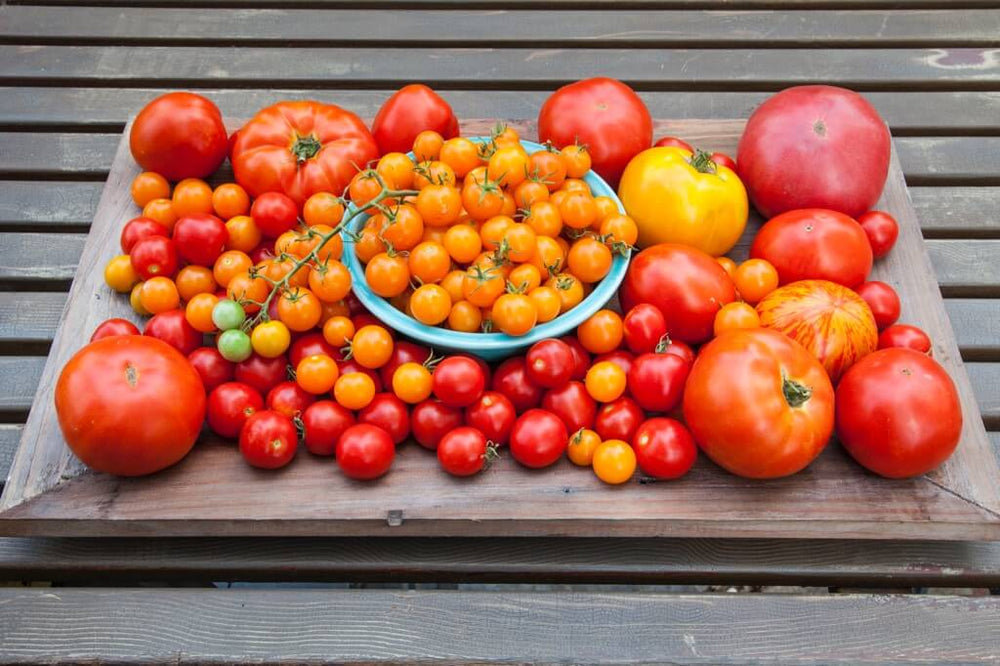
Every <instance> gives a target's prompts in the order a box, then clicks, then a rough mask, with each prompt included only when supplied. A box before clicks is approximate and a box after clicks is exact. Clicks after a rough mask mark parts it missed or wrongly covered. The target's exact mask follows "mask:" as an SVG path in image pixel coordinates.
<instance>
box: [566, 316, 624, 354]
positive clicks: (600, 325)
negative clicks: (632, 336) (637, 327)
mask: <svg viewBox="0 0 1000 666" xmlns="http://www.w3.org/2000/svg"><path fill="white" fill-rule="evenodd" d="M576 335H577V337H578V338H579V339H580V344H582V345H583V346H584V348H585V349H586V350H587V351H589V352H590V353H591V354H606V353H608V352H610V351H614V350H615V349H618V346H619V345H620V344H621V343H622V335H623V325H622V318H621V315H619V314H618V313H617V312H615V311H614V310H598V311H597V312H595V313H594V314H593V315H591V316H590V318H589V319H587V320H586V321H585V322H583V323H582V324H580V325H579V326H578V327H577V329H576Z"/></svg>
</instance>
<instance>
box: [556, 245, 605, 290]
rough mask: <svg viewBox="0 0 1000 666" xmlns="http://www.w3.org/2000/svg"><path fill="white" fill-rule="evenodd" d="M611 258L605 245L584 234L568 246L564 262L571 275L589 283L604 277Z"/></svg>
mask: <svg viewBox="0 0 1000 666" xmlns="http://www.w3.org/2000/svg"><path fill="white" fill-rule="evenodd" d="M611 260H612V256H611V250H610V249H608V246H607V245H605V244H604V243H602V242H600V241H598V240H597V239H595V238H591V237H589V236H585V237H583V238H581V239H579V240H578V241H576V242H575V243H573V245H572V246H571V247H570V249H569V255H568V257H567V258H566V264H567V266H568V267H569V270H570V272H571V273H572V274H573V275H575V276H577V277H578V278H579V279H580V280H581V281H582V282H586V283H588V284H590V283H594V282H598V281H600V280H603V279H604V276H605V275H607V274H608V272H609V271H610V270H611Z"/></svg>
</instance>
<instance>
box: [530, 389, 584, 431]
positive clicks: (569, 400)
mask: <svg viewBox="0 0 1000 666" xmlns="http://www.w3.org/2000/svg"><path fill="white" fill-rule="evenodd" d="M542 409H545V410H547V411H549V412H552V413H553V414H555V415H556V416H558V417H559V418H560V419H562V422H563V423H565V424H566V430H567V431H569V432H576V431H577V430H579V429H580V428H587V429H590V428H593V427H594V418H595V417H596V416H597V402H595V401H594V399H593V398H592V397H590V394H589V393H587V389H586V388H585V387H584V385H583V383H582V382H579V381H575V380H574V381H569V382H566V383H565V384H563V385H562V386H560V387H558V388H554V389H549V390H548V391H546V392H545V397H544V398H542Z"/></svg>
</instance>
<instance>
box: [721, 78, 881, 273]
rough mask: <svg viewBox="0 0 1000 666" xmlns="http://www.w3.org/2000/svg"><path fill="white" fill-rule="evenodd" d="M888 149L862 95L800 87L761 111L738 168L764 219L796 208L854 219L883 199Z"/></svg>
mask: <svg viewBox="0 0 1000 666" xmlns="http://www.w3.org/2000/svg"><path fill="white" fill-rule="evenodd" d="M889 143H890V142H889V128H888V127H887V126H886V124H885V122H884V121H883V120H882V118H880V117H879V115H878V112H877V111H876V110H875V109H874V107H872V105H871V104H869V103H868V102H867V101H866V100H865V98H864V97H862V96H861V95H859V94H858V93H856V92H853V91H850V90H845V89H844V88H835V87H833V86H796V87H793V88H787V89H785V90H783V91H781V92H779V93H778V94H776V95H774V96H773V97H771V98H770V99H768V100H767V101H765V102H764V103H763V104H761V105H760V106H759V107H757V110H756V111H754V112H753V114H752V115H751V116H750V120H749V121H748V122H747V125H746V128H745V129H744V130H743V137H742V138H741V139H740V144H739V148H738V149H737V155H736V161H737V165H738V166H739V171H738V173H739V176H740V179H741V180H742V181H743V184H744V185H746V187H747V193H748V194H749V195H750V200H751V201H752V202H753V205H754V207H755V208H756V209H757V210H759V211H760V212H761V214H762V215H764V216H765V217H772V216H774V215H777V214H778V213H783V212H785V211H786V210H795V209H797V208H829V209H832V210H836V211H839V212H841V213H844V214H846V215H850V216H852V217H857V216H858V215H861V213H864V212H865V211H866V210H870V209H871V207H872V206H874V205H875V202H876V201H878V198H879V195H880V194H882V186H883V185H885V178H886V175H887V174H888V173H889ZM859 282H860V280H859Z"/></svg>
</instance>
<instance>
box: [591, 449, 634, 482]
mask: <svg viewBox="0 0 1000 666" xmlns="http://www.w3.org/2000/svg"><path fill="white" fill-rule="evenodd" d="M592 466H593V468H594V474H596V475H597V478H598V479H600V480H601V481H603V482H604V483H608V484H611V485H620V484H622V483H625V482H626V481H628V480H629V479H631V478H632V474H634V473H635V466H636V458H635V451H633V450H632V447H631V446H629V445H628V443H626V442H623V441H622V440H620V439H609V440H606V441H604V442H601V444H600V446H598V447H597V449H595V450H594V460H593V463H592Z"/></svg>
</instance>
